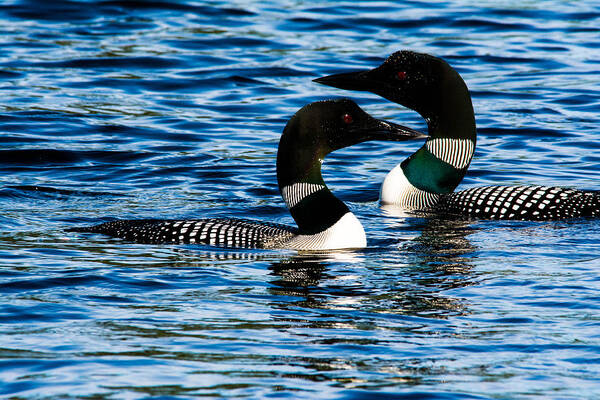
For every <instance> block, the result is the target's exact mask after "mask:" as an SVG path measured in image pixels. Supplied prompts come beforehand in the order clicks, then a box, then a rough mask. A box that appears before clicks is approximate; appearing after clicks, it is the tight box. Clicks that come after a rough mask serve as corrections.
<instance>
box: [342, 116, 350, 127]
mask: <svg viewBox="0 0 600 400" xmlns="http://www.w3.org/2000/svg"><path fill="white" fill-rule="evenodd" d="M342 119H343V120H344V123H345V124H346V125H348V124H351V123H352V115H350V114H344V116H343V117H342Z"/></svg>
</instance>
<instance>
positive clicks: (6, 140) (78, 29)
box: [0, 0, 600, 400]
mask: <svg viewBox="0 0 600 400" xmlns="http://www.w3.org/2000/svg"><path fill="white" fill-rule="evenodd" d="M493 4H496V2H485V1H471V0H469V1H467V0H456V1H439V2H424V1H409V2H401V3H399V4H398V3H396V2H343V3H338V2H333V1H319V2H308V1H306V2H305V1H302V0H294V1H292V0H287V1H265V2H251V1H244V0H237V1H230V2H226V1H220V0H214V1H205V2H202V1H196V2H194V1H177V2H175V1H168V2H167V1H165V2H161V1H156V2H149V1H118V0H117V1H94V2H91V1H90V2H84V1H57V0H54V1H41V0H40V1H34V0H32V1H8V2H7V1H5V2H2V4H1V5H0V90H1V92H0V93H1V97H0V142H1V143H0V260H1V268H0V294H1V299H2V300H1V302H0V397H3V398H9V397H12V398H15V399H24V398H35V399H56V398H97V399H114V398H126V399H142V398H190V397H201V398H225V399H230V398H323V399H344V400H346V399H363V398H364V399H389V398H396V399H455V398H461V399H463V398H472V399H482V398H493V399H531V398H544V399H595V398H599V397H600V221H593V220H584V221H581V220H577V221H566V222H541V223H539V222H510V221H508V222H506V221H505V222H494V221H479V222H478V221H472V222H454V223H451V222H448V221H446V222H440V221H435V220H426V219H420V218H398V217H394V216H392V215H388V214H386V213H385V212H384V211H382V210H381V209H380V208H379V206H378V204H377V201H376V200H377V197H378V190H379V185H380V183H381V182H382V180H383V178H384V176H385V174H386V173H387V171H389V170H390V169H391V168H392V167H393V166H394V165H395V164H397V163H398V162H400V161H402V160H403V159H404V158H405V157H407V156H408V155H409V154H411V153H412V152H413V151H415V150H416V149H417V148H418V147H419V146H420V145H421V143H415V142H411V143H408V142H405V143H379V142H373V143H365V144H361V145H358V146H355V147H353V148H350V149H345V150H343V151H339V152H336V153H334V154H332V155H331V156H329V157H328V159H327V160H326V162H325V165H324V168H323V172H324V177H325V180H326V182H327V183H328V185H329V187H330V188H331V189H332V190H333V191H334V193H336V195H338V196H339V197H340V198H341V199H343V200H344V201H345V202H346V203H347V204H348V205H349V206H350V207H351V209H352V210H353V211H354V213H355V214H356V215H357V216H358V217H359V219H360V220H361V221H362V222H363V225H364V226H365V229H366V231H367V233H368V236H369V248H368V249H367V250H365V251H360V252H354V253H337V254H336V253H331V254H325V255H320V256H312V257H310V256H301V255H298V254H296V253H294V252H289V251H219V250H215V249H212V248H208V247H200V246H170V245H160V246H159V245H155V246H153V245H137V244H131V243H125V242H123V241H121V240H119V239H112V238H106V237H102V236H100V235H81V234H71V233H65V232H64V228H67V227H72V226H76V225H83V224H90V223H97V222H101V221H106V220H109V219H112V218H198V217H207V216H233V217H249V218H254V219H259V220H268V221H275V222H279V223H286V224H292V223H293V221H292V219H291V217H290V216H289V214H288V213H287V211H286V209H285V206H284V204H283V201H282V200H281V198H280V197H279V193H278V190H277V183H276V178H275V155H276V147H277V143H278V139H279V136H280V134H281V131H282V129H283V127H284V125H285V123H286V121H287V119H288V118H289V117H290V116H291V115H292V114H293V113H294V112H295V111H296V110H297V109H299V108H300V107H302V106H303V105H304V104H307V103H309V102H312V101H316V100H320V99H326V98H331V97H340V96H349V97H351V98H353V99H355V100H356V101H357V102H358V103H359V104H360V105H361V106H362V107H363V108H365V109H366V110H367V111H368V112H369V113H371V114H373V115H375V116H377V117H379V118H386V119H390V120H393V121H395V122H399V123H402V124H405V125H409V126H412V127H415V128H418V129H425V128H426V127H425V124H424V122H423V121H422V119H421V118H420V117H419V116H418V115H417V114H416V113H414V112H412V111H408V110H405V109H402V108H401V107H399V106H397V105H395V104H393V103H390V102H387V101H385V100H383V99H381V98H379V97H376V96H374V95H371V94H368V93H359V92H344V91H341V90H336V89H333V88H330V87H324V86H319V85H317V84H315V83H313V82H312V79H313V78H316V77H319V76H323V75H326V74H330V73H335V72H342V71H347V70H352V69H360V68H370V67H374V66H376V65H378V64H379V63H380V62H381V61H382V60H383V59H384V58H385V57H386V56H387V55H388V54H390V53H392V52H394V51H397V50H400V49H412V50H416V51H420V52H426V53H431V54H434V55H437V56H440V57H443V58H445V59H446V60H447V61H448V62H449V63H450V64H452V65H453V66H454V67H455V68H456V69H457V70H458V71H459V72H460V73H461V75H462V76H463V77H464V79H465V81H466V83H467V85H468V86H469V88H470V90H471V93H472V96H473V104H474V108H475V111H476V118H477V124H478V147H477V151H476V155H475V159H474V160H473V163H472V164H471V167H470V170H469V173H468V175H467V177H466V178H465V180H464V181H463V183H462V185H461V188H467V187H473V186H480V185H486V184H520V183H529V184H540V185H542V184H543V185H559V186H572V187H578V188H585V189H595V190H600V144H599V139H600V28H599V27H600V5H598V3H597V2H593V1H590V2H583V1H563V0H545V1H528V0H520V1H513V0H509V1H503V2H497V4H502V5H501V6H498V5H493Z"/></svg>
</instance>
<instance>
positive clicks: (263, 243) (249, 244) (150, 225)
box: [69, 218, 298, 248]
mask: <svg viewBox="0 0 600 400" xmlns="http://www.w3.org/2000/svg"><path fill="white" fill-rule="evenodd" d="M69 230H70V231H74V232H91V233H102V234H105V235H109V236H113V237H119V238H122V239H126V240H130V241H133V242H136V243H152V244H159V243H174V244H193V243H199V244H208V245H211V246H220V247H232V248H235V247H238V248H239V247H242V248H274V247H278V245H280V244H281V243H283V242H286V241H288V240H289V239H291V238H293V237H295V236H296V235H297V233H298V230H297V229H295V228H292V227H289V226H285V225H280V224H274V223H269V222H256V221H251V220H245V219H232V218H211V219H197V220H155V219H142V220H118V221H111V222H105V223H103V224H100V225H95V226H90V227H82V228H72V229H69Z"/></svg>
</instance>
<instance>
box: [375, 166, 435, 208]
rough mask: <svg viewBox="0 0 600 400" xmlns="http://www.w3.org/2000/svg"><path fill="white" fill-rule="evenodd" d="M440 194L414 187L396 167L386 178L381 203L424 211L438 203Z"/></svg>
mask: <svg viewBox="0 0 600 400" xmlns="http://www.w3.org/2000/svg"><path fill="white" fill-rule="evenodd" d="M439 198H440V195H439V194H436V193H430V192H426V191H424V190H421V189H418V188H416V187H414V186H413V185H412V184H411V183H410V182H409V181H408V179H406V176H405V175H404V172H403V171H402V168H401V167H400V164H398V165H396V166H395V167H394V168H393V169H392V170H391V171H390V172H389V173H388V174H387V176H386V177H385V180H384V181H383V185H381V192H380V195H379V201H380V202H381V204H384V205H385V204H393V205H395V206H398V207H402V208H406V209H408V210H422V209H424V208H427V207H431V206H432V205H434V204H435V203H437V202H438V200H439Z"/></svg>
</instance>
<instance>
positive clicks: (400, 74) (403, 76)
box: [396, 71, 406, 81]
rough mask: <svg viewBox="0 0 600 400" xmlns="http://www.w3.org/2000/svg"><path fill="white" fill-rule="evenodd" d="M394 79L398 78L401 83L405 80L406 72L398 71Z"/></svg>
mask: <svg viewBox="0 0 600 400" xmlns="http://www.w3.org/2000/svg"><path fill="white" fill-rule="evenodd" d="M396 78H398V79H400V80H401V81H403V80H404V79H406V72H404V71H398V72H396Z"/></svg>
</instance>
